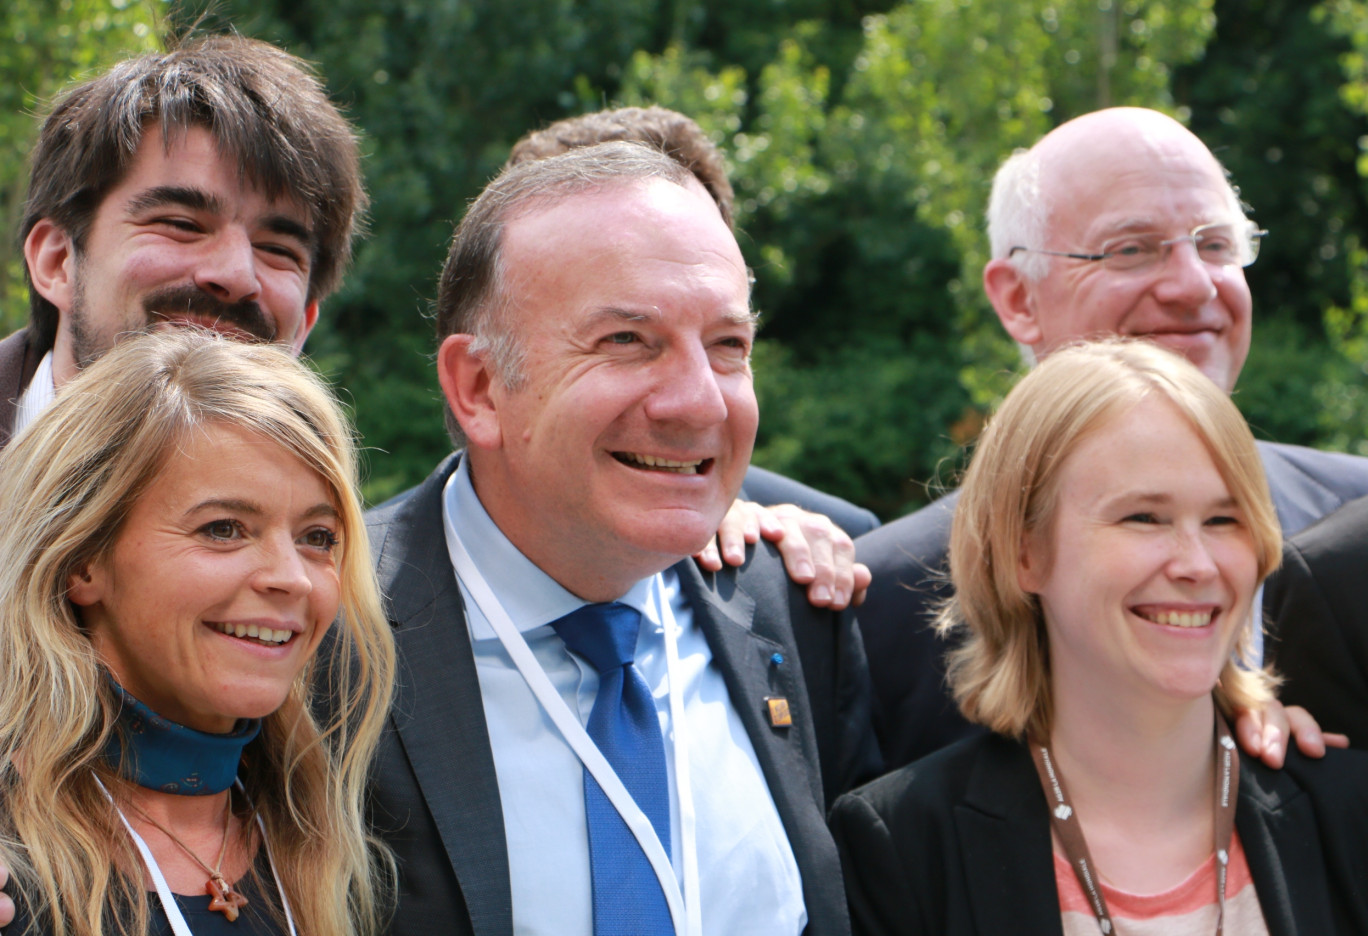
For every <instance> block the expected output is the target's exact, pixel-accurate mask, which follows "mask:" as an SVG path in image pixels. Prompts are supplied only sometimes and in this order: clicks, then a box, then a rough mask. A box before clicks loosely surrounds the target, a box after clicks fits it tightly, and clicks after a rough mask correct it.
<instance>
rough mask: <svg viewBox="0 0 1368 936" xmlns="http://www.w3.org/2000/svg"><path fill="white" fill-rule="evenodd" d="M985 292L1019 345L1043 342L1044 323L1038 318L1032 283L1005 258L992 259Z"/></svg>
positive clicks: (986, 276)
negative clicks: (1041, 327)
mask: <svg viewBox="0 0 1368 936" xmlns="http://www.w3.org/2000/svg"><path fill="white" fill-rule="evenodd" d="M983 291H984V292H985V293H987V294H988V301H989V302H991V303H992V304H993V311H994V312H996V313H997V317H998V320H999V321H1000V322H1002V327H1003V328H1005V329H1006V330H1007V334H1009V335H1011V336H1012V338H1013V339H1015V340H1016V342H1017V343H1018V344H1024V345H1028V346H1032V347H1033V346H1035V345H1037V344H1039V343H1040V336H1041V333H1040V323H1039V321H1037V318H1036V305H1035V297H1034V296H1033V295H1032V293H1031V283H1030V282H1029V281H1028V280H1027V279H1026V278H1025V277H1024V276H1022V275H1021V271H1020V270H1018V269H1017V268H1016V266H1014V265H1013V264H1012V262H1011V261H1010V260H1008V259H1006V258H1004V257H999V258H998V259H996V260H990V261H989V262H988V265H987V266H985V267H984V268H983Z"/></svg>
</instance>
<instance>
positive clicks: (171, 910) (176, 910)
mask: <svg viewBox="0 0 1368 936" xmlns="http://www.w3.org/2000/svg"><path fill="white" fill-rule="evenodd" d="M95 783H96V784H97V785H98V786H99V788H100V792H101V793H103V794H104V795H105V798H106V799H108V800H109V803H110V805H111V806H113V807H114V811H115V812H116V813H118V814H119V820H120V821H121V822H122V823H123V824H124V828H125V829H127V830H128V834H129V835H131V836H133V844H134V845H136V846H138V853H139V854H141V855H142V859H143V864H145V865H147V873H148V874H150V875H151V876H152V886H153V887H155V888H156V889H157V899H158V900H160V901H161V905H162V909H163V910H164V911H166V919H167V921H168V922H169V923H170V924H171V932H173V933H175V934H176V936H194V934H193V933H191V932H190V927H189V925H188V924H187V923H186V922H185V917H183V916H182V915H181V912H180V906H179V905H178V904H177V903H176V898H175V896H174V895H173V894H172V893H171V886H170V885H169V884H167V883H166V876H165V875H164V874H162V871H161V867H160V866H159V865H158V864H157V859H156V858H154V857H152V849H150V848H148V847H147V843H146V842H145V841H143V837H142V836H141V835H139V834H138V833H137V832H136V831H135V830H134V828H133V826H132V824H130V823H129V821H128V817H127V816H125V815H124V812H123V810H122V809H120V808H119V804H118V803H116V802H114V797H112V796H110V795H109V791H108V790H106V789H105V785H104V784H103V783H101V782H100V778H99V777H96V778H95ZM237 788H238V789H239V790H242V781H241V780H239V781H237ZM246 793H247V791H246V790H243V795H244V796H245V795H246ZM256 821H257V827H258V828H260V829H261V847H262V848H264V849H266V862H267V863H268V864H269V865H270V866H271V877H273V878H275V885H276V890H278V891H279V892H280V906H281V907H282V908H283V909H284V910H285V924H286V925H287V926H288V927H289V928H290V936H297V934H296V933H295V924H294V914H292V913H290V901H289V898H287V897H286V896H285V888H284V887H282V886H281V884H280V874H279V873H277V871H276V868H275V861H274V860H272V858H271V843H270V842H268V841H267V840H266V823H265V822H263V821H262V820H261V814H260V813H258V814H257V816H256Z"/></svg>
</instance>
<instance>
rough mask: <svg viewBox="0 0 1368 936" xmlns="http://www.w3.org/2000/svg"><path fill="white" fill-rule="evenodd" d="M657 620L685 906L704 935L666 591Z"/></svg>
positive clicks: (659, 594) (692, 926)
mask: <svg viewBox="0 0 1368 936" xmlns="http://www.w3.org/2000/svg"><path fill="white" fill-rule="evenodd" d="M655 599H656V617H657V618H658V619H659V621H660V623H661V627H662V629H663V630H664V631H665V672H666V674H667V675H668V677H669V682H670V728H671V733H672V734H673V735H674V745H673V747H674V767H675V793H676V794H677V795H678V797H679V856H680V859H681V861H682V862H683V865H684V868H683V875H684V906H685V907H686V908H687V910H688V928H689V936H703V913H702V906H703V905H702V903H701V902H700V900H699V896H698V832H697V815H696V813H695V812H694V800H693V784H692V781H691V780H690V774H689V743H688V733H687V731H686V730H685V729H686V727H687V724H688V723H687V722H685V720H684V686H683V684H682V682H676V681H675V676H676V675H677V674H678V673H679V647H678V646H677V645H676V639H677V637H678V634H679V622H678V621H676V620H675V616H674V609H673V608H671V607H670V602H668V601H666V600H665V590H664V589H662V588H657V589H655Z"/></svg>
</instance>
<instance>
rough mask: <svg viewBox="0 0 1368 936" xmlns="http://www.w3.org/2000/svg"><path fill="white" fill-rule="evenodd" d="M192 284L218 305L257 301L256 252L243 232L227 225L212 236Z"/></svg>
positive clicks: (259, 285)
mask: <svg viewBox="0 0 1368 936" xmlns="http://www.w3.org/2000/svg"><path fill="white" fill-rule="evenodd" d="M195 285H197V286H199V288H200V289H202V290H204V291H205V292H207V293H209V294H210V295H211V296H213V297H214V298H216V299H218V300H220V301H222V302H228V303H235V302H243V301H247V300H255V299H256V298H257V296H258V295H259V294H260V293H261V282H260V280H258V279H257V268H256V252H255V249H254V248H253V247H252V240H251V238H250V237H248V235H247V232H246V231H245V230H243V229H241V228H237V227H233V226H231V225H230V226H228V227H225V228H224V229H222V230H220V231H218V232H217V233H216V235H215V236H214V238H213V239H212V240H211V241H210V242H209V243H208V244H207V245H206V246H205V251H204V254H203V256H202V257H201V258H200V261H199V266H198V267H197V268H196V270H195Z"/></svg>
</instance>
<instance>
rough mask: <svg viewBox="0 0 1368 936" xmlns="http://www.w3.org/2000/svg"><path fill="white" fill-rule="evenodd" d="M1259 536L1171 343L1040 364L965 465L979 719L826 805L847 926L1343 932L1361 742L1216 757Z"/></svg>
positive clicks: (1268, 558) (1215, 407)
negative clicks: (1281, 759)
mask: <svg viewBox="0 0 1368 936" xmlns="http://www.w3.org/2000/svg"><path fill="white" fill-rule="evenodd" d="M1280 554H1281V553H1280V538H1279V531H1278V525H1277V520H1276V518H1275V515H1274V512H1273V506H1272V504H1271V502H1270V500H1269V495H1268V487H1267V483H1266V482H1265V480H1264V477H1263V472H1262V468H1261V467H1260V462H1259V458H1258V454H1257V452H1256V450H1255V447H1254V440H1253V437H1252V436H1251V435H1250V432H1249V429H1248V427H1247V426H1246V425H1245V423H1244V420H1243V419H1242V418H1241V417H1240V414H1239V412H1238V411H1237V410H1236V408H1235V406H1234V405H1233V404H1232V403H1231V402H1230V400H1229V399H1228V398H1227V397H1226V395H1225V394H1224V393H1222V392H1220V391H1219V390H1218V389H1217V387H1216V386H1215V385H1214V384H1212V383H1211V382H1210V381H1209V380H1208V379H1206V378H1205V377H1203V376H1202V375H1201V374H1200V373H1199V372H1198V371H1197V370H1196V369H1195V368H1193V367H1192V366H1191V365H1190V364H1189V363H1187V362H1186V361H1185V360H1183V359H1182V358H1180V357H1178V356H1176V355H1173V354H1171V353H1169V352H1167V351H1164V350H1162V349H1159V348H1157V347H1154V346H1151V345H1148V344H1144V343H1133V342H1110V343H1103V344H1097V345H1082V346H1078V347H1074V348H1070V349H1067V350H1062V351H1058V352H1056V353H1054V354H1052V355H1051V356H1050V357H1049V358H1048V359H1046V360H1045V361H1044V362H1043V363H1042V364H1041V365H1039V366H1038V367H1037V368H1036V369H1035V370H1034V371H1033V372H1032V373H1031V374H1029V375H1028V376H1027V377H1026V378H1025V379H1023V380H1022V381H1021V383H1020V384H1019V385H1018V386H1017V387H1016V389H1014V390H1013V392H1012V393H1011V394H1010V395H1009V396H1008V398H1007V400H1006V401H1005V402H1004V403H1003V405H1002V408H1001V410H1000V411H999V412H998V414H997V415H996V417H995V418H994V419H993V421H992V423H991V425H990V426H989V428H988V429H987V431H986V432H985V433H984V435H983V437H982V439H981V440H980V442H979V444H978V447H977V450H976V451H975V453H974V457H973V460H972V463H971V465H970V467H969V470H968V473H967V476H966V479H965V483H964V486H963V494H962V497H961V500H960V502H959V505H958V508H957V511H956V514H955V518H954V525H953V532H952V538H951V552H950V561H951V575H952V577H953V579H954V585H955V592H956V597H955V598H954V600H953V603H952V604H951V605H950V606H949V607H948V608H947V609H946V610H945V612H944V613H943V615H942V618H941V622H940V626H941V628H942V630H943V632H944V633H945V634H946V635H947V636H949V637H951V638H952V639H953V640H954V646H955V649H954V651H953V653H952V655H951V658H950V667H949V679H950V683H951V687H952V689H953V691H954V694H955V697H956V699H957V700H958V702H959V705H960V708H961V710H962V711H963V712H964V714H965V715H966V717H968V718H969V719H970V720H971V721H973V722H976V723H978V724H982V725H985V726H987V727H988V728H990V729H991V730H992V732H993V733H992V734H988V735H985V736H982V737H979V738H975V739H971V740H969V741H966V742H963V743H961V744H959V745H956V746H954V747H952V748H949V749H947V750H945V751H943V752H940V753H938V754H935V755H932V756H931V757H928V758H925V759H924V760H921V761H918V762H916V763H914V764H912V765H910V766H908V767H906V768H904V769H902V770H900V771H898V772H896V773H893V774H890V775H889V776H887V777H885V778H883V779H881V780H879V781H876V782H875V783H873V784H871V785H869V786H867V787H864V788H862V789H861V790H859V791H856V792H855V793H854V794H850V795H848V796H846V797H844V798H842V799H841V800H839V801H838V802H837V804H836V806H835V807H834V810H833V813H832V818H831V822H832V828H833V831H834V833H835V836H836V840H837V843H838V845H839V847H840V849H841V855H842V862H843V866H844V868H845V876H846V888H847V893H848V896H849V900H850V907H851V913H852V917H853V923H854V930H855V932H856V933H857V934H894V933H898V934H922V933H924V934H935V936H958V934H984V936H987V934H990V933H991V934H998V933H1032V934H1052V933H1053V934H1061V933H1063V934H1069V936H1082V934H1096V933H1102V934H1107V936H1110V934H1118V933H1119V934H1121V936H1149V934H1188V933H1191V934H1198V933H1202V934H1206V933H1226V934H1235V933H1239V934H1262V933H1270V934H1274V936H1277V934H1291V933H1317V934H1322V933H1365V932H1368V889H1365V888H1364V887H1363V881H1364V874H1365V869H1368V755H1365V754H1363V753H1362V752H1357V751H1353V752H1351V751H1331V752H1329V753H1328V755H1327V756H1326V758H1325V759H1324V761H1309V760H1306V759H1304V758H1302V757H1301V756H1300V755H1299V754H1298V753H1297V752H1295V751H1291V752H1289V754H1288V760H1287V764H1286V767H1285V769H1284V770H1283V771H1280V772H1279V771H1272V770H1269V769H1267V768H1266V767H1264V766H1262V765H1261V764H1259V763H1257V762H1256V761H1253V760H1250V759H1247V758H1242V757H1241V756H1240V755H1239V753H1238V752H1237V751H1236V750H1235V745H1234V743H1233V741H1232V740H1231V736H1230V731H1229V729H1228V727H1227V725H1226V718H1228V717H1229V716H1230V714H1231V713H1232V711H1234V710H1236V709H1248V708H1254V707H1259V706H1260V705H1262V704H1263V703H1265V702H1266V701H1267V700H1268V699H1270V698H1271V694H1272V688H1273V679H1272V677H1271V676H1270V674H1268V673H1266V672H1263V671H1261V670H1259V669H1257V668H1254V667H1250V666H1242V665H1240V664H1239V663H1238V662H1237V660H1238V659H1239V658H1240V655H1241V653H1242V651H1243V649H1244V643H1245V641H1246V638H1247V635H1248V633H1249V627H1248V621H1249V615H1250V607H1251V603H1252V599H1253V596H1254V593H1255V589H1256V588H1257V587H1258V584H1259V583H1260V582H1261V581H1262V580H1263V579H1264V577H1265V576H1267V575H1268V573H1269V572H1270V571H1271V570H1272V569H1273V568H1274V567H1275V566H1276V565H1277V562H1278V559H1279V556H1280Z"/></svg>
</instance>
